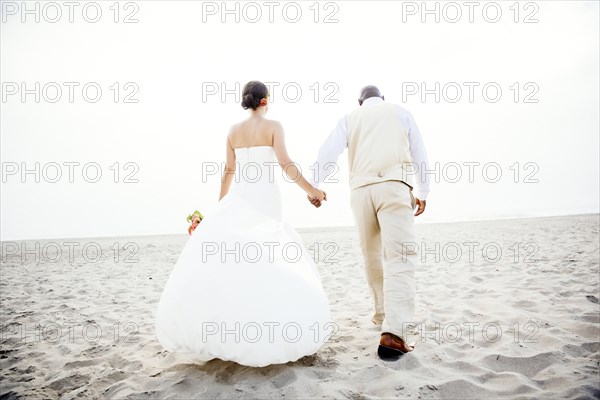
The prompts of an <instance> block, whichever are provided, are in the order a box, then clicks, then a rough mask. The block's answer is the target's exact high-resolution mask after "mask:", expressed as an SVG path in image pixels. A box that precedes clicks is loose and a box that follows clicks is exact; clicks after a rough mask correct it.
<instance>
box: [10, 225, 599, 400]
mask: <svg viewBox="0 0 600 400" xmlns="http://www.w3.org/2000/svg"><path fill="white" fill-rule="evenodd" d="M416 230H417V237H418V241H417V243H416V244H415V246H416V248H417V250H418V253H419V258H420V260H419V271H418V273H417V296H418V297H417V318H418V321H419V324H418V325H417V329H416V330H417V331H418V333H419V334H418V336H415V341H417V344H416V348H415V350H414V351H413V352H412V353H410V354H407V355H405V356H403V357H402V358H401V359H400V360H398V361H396V362H385V361H382V360H380V359H379V358H378V357H377V354H376V348H377V343H378V340H379V334H380V331H379V327H378V326H375V325H374V324H373V323H372V322H371V320H370V319H371V313H372V302H371V296H370V292H369V289H368V286H367V283H366V279H365V277H364V271H363V267H362V257H361V255H360V251H359V248H358V239H357V236H356V232H355V230H354V228H352V227H348V228H328V229H299V230H298V231H299V232H300V233H301V235H302V238H303V240H304V241H305V245H306V246H307V248H308V249H309V251H311V252H313V254H314V257H315V260H316V261H317V266H318V268H319V272H320V274H321V277H322V281H323V285H324V288H325V291H326V293H327V296H328V299H329V302H330V305H331V309H332V316H333V319H334V322H335V324H336V326H337V328H338V329H337V331H336V332H335V333H334V334H333V335H332V336H331V338H330V340H329V342H328V343H327V344H325V345H324V347H323V348H322V349H321V350H320V351H319V352H318V353H317V354H315V355H310V356H306V357H304V358H301V359H300V360H298V361H296V362H290V363H287V364H279V365H271V366H267V367H263V368H251V367H245V366H241V365H238V364H236V363H233V362H229V361H221V360H218V359H214V360H211V361H208V362H195V360H194V359H193V358H188V357H184V356H182V355H179V354H173V353H170V352H168V351H166V350H164V349H163V348H162V347H161V345H160V344H159V343H158V342H157V340H156V338H155V336H154V313H155V308H156V306H157V302H158V300H159V297H160V294H161V292H162V288H163V286H164V285H165V282H166V280H167V278H168V276H169V273H170V271H171V270H172V268H173V265H174V264H175V262H176V260H177V257H178V254H179V253H180V251H181V249H182V247H183V246H184V244H185V242H186V240H187V238H188V236H187V235H185V234H182V235H165V236H143V237H142V236H140V237H114V238H100V239H94V238H85V239H60V240H44V241H42V240H40V241H26V242H2V268H1V271H0V274H1V276H0V278H1V279H0V281H1V283H0V289H1V294H0V300H1V319H0V334H1V336H0V367H1V370H2V373H1V375H0V386H1V389H0V399H21V398H23V399H74V398H84V399H105V398H106V399H209V398H221V399H234V398H277V399H282V398H285V399H295V398H336V399H353V400H357V399H379V398H401V399H417V398H422V399H463V398H472V399H482V398H493V399H496V398H505V399H514V398H523V399H524V398H540V399H548V398H573V399H575V398H577V399H585V398H589V399H592V398H600V383H599V382H600V375H599V373H600V338H599V335H600V305H599V304H598V298H599V297H600V296H599V286H598V285H599V232H598V230H599V216H598V215H597V214H595V215H578V216H564V217H546V218H532V219H511V220H496V221H478V222H460V223H446V224H418V225H416ZM182 232H184V229H182Z"/></svg>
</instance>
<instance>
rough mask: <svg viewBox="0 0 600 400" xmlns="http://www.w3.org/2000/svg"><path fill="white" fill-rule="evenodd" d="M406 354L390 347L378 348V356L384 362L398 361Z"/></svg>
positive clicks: (380, 346)
mask: <svg viewBox="0 0 600 400" xmlns="http://www.w3.org/2000/svg"><path fill="white" fill-rule="evenodd" d="M404 354H406V353H405V352H404V351H402V350H398V349H394V348H393V347H388V346H384V345H381V344H380V345H379V347H378V348H377V355H378V356H379V358H381V359H382V360H384V361H396V360H398V359H399V358H400V357H401V356H403V355H404Z"/></svg>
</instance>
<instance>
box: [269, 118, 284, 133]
mask: <svg viewBox="0 0 600 400" xmlns="http://www.w3.org/2000/svg"><path fill="white" fill-rule="evenodd" d="M265 122H266V123H267V125H268V126H269V128H272V129H273V130H282V129H283V125H282V124H281V122H279V121H276V120H274V119H266V118H265Z"/></svg>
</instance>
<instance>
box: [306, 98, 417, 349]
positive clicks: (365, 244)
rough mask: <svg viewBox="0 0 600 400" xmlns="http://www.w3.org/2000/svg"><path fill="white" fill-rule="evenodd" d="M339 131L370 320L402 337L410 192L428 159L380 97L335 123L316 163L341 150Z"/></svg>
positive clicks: (411, 284) (404, 117)
mask: <svg viewBox="0 0 600 400" xmlns="http://www.w3.org/2000/svg"><path fill="white" fill-rule="evenodd" d="M342 135H343V136H345V145H346V147H347V148H348V167H349V174H350V189H351V206H352V211H353V213H354V218H355V221H356V226H357V229H358V234H359V240H360V248H361V252H362V255H363V258H364V264H365V271H366V277H367V282H368V284H369V287H370V288H371V292H372V295H373V300H374V307H375V310H374V314H373V316H372V321H373V322H374V323H375V324H382V326H381V329H382V332H390V333H393V334H395V335H397V336H399V337H401V338H402V339H404V340H406V335H407V332H409V324H410V323H411V322H413V321H414V314H415V265H416V264H415V261H416V260H415V259H416V254H415V253H414V251H413V250H412V249H414V248H415V246H414V243H415V233H414V227H413V209H414V207H415V196H414V195H413V193H412V189H413V187H414V180H415V179H414V176H415V175H416V176H417V177H419V176H421V174H420V173H417V170H418V171H420V170H421V168H424V167H426V163H427V155H426V152H425V149H424V146H423V142H422V140H421V137H420V133H419V131H418V129H417V127H416V124H415V123H414V120H413V119H412V116H411V115H410V113H408V111H406V110H405V109H403V108H401V107H399V106H397V105H395V104H390V103H386V102H384V101H383V100H382V99H381V98H379V97H372V98H369V99H367V100H365V101H364V103H363V106H361V107H358V108H356V109H355V110H354V111H353V112H351V113H350V114H348V115H347V116H346V117H345V118H342V119H341V120H340V122H339V123H338V126H337V127H336V130H334V132H332V134H331V135H330V137H329V138H328V139H327V141H326V142H325V143H324V144H323V146H322V147H321V150H320V151H319V158H318V161H317V163H319V166H320V167H321V168H323V165H322V164H326V163H327V162H331V161H335V160H336V159H337V155H339V153H341V151H340V149H341V147H342V139H343V137H342ZM411 135H412V137H411ZM411 147H412V148H411ZM342 150H343V149H342ZM415 159H416V160H415ZM419 164H422V165H419ZM323 178H324V177H323ZM320 180H322V179H318V180H317V182H316V183H318V181H320ZM417 181H419V182H418V183H419V185H418V186H419V190H420V192H419V193H417V195H418V196H417V197H419V198H420V199H421V200H424V199H425V196H426V195H427V192H428V184H427V182H425V184H424V183H422V182H421V179H417ZM407 245H408V246H407Z"/></svg>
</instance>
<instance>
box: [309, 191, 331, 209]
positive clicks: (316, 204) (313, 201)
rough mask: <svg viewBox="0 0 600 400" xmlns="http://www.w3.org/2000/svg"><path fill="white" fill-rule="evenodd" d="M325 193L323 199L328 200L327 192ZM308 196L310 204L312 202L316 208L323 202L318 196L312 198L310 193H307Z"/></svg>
mask: <svg viewBox="0 0 600 400" xmlns="http://www.w3.org/2000/svg"><path fill="white" fill-rule="evenodd" d="M323 194H324V195H325V198H324V199H323V200H327V193H325V192H323ZM306 198H307V199H308V201H309V202H310V204H312V205H313V206H315V207H316V208H319V207H321V204H322V202H321V200H319V199H317V198H314V199H311V198H310V196H309V195H306Z"/></svg>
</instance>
